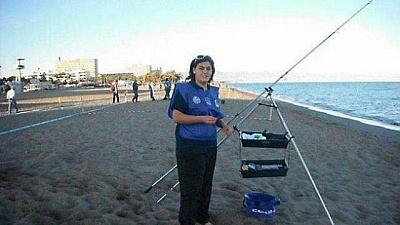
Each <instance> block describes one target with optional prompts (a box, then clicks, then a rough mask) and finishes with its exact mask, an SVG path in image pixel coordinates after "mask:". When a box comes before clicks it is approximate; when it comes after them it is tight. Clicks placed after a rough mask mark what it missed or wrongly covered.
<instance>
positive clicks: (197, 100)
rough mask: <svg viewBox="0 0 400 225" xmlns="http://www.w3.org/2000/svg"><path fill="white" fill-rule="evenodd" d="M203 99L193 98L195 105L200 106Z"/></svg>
mask: <svg viewBox="0 0 400 225" xmlns="http://www.w3.org/2000/svg"><path fill="white" fill-rule="evenodd" d="M200 102H201V99H200V98H199V97H198V96H193V103H195V104H200Z"/></svg>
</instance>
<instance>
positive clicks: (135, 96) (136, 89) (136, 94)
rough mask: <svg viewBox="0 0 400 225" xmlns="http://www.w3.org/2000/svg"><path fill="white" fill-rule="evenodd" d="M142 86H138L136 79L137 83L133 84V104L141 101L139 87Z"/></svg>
mask: <svg viewBox="0 0 400 225" xmlns="http://www.w3.org/2000/svg"><path fill="white" fill-rule="evenodd" d="M140 85H141V84H138V83H137V80H136V79H135V81H133V84H132V90H133V98H132V102H135V101H136V102H137V101H139V86H140Z"/></svg>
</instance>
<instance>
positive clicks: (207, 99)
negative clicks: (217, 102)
mask: <svg viewBox="0 0 400 225" xmlns="http://www.w3.org/2000/svg"><path fill="white" fill-rule="evenodd" d="M204 101H206V103H207V105H211V100H210V98H209V97H205V98H204Z"/></svg>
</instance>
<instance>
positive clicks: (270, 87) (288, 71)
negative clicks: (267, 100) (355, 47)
mask: <svg viewBox="0 0 400 225" xmlns="http://www.w3.org/2000/svg"><path fill="white" fill-rule="evenodd" d="M372 1H373V0H371V1H369V2H367V4H365V5H364V6H363V7H362V8H360V9H359V10H358V11H357V12H356V13H354V14H353V15H352V16H351V17H350V18H348V19H347V20H346V21H345V22H344V23H342V24H341V25H340V26H339V27H338V28H336V30H334V31H333V32H332V33H331V34H329V35H328V36H327V37H326V38H325V39H324V40H322V41H321V42H320V43H319V44H318V45H317V46H315V47H314V48H313V49H311V51H309V52H308V53H307V54H306V55H305V56H304V57H303V58H301V59H300V60H299V61H298V62H297V63H295V64H294V65H293V66H292V67H290V69H288V70H287V71H286V72H285V73H284V74H283V75H282V76H280V77H279V78H278V79H277V80H276V81H275V82H274V83H273V84H271V85H270V86H269V87H268V88H266V89H267V90H269V89H271V90H272V87H273V86H274V85H275V84H277V83H278V82H279V81H280V80H281V79H283V78H284V77H285V76H286V75H288V73H290V71H292V70H293V69H294V68H295V67H296V66H297V65H299V64H300V63H301V62H303V60H304V59H306V58H307V57H308V56H309V55H311V53H313V52H314V51H315V50H316V49H317V48H319V46H321V45H322V44H323V43H324V42H325V41H327V40H328V39H329V38H331V37H332V36H333V35H334V34H335V33H337V32H338V31H339V30H340V29H341V28H342V27H343V26H344V25H346V24H347V23H348V22H349V21H350V20H352V19H353V18H354V17H355V16H356V15H357V14H359V13H360V12H361V11H362V10H364V8H365V7H367V6H368V5H369V4H371V2H372ZM267 90H266V91H267ZM264 93H265V92H264Z"/></svg>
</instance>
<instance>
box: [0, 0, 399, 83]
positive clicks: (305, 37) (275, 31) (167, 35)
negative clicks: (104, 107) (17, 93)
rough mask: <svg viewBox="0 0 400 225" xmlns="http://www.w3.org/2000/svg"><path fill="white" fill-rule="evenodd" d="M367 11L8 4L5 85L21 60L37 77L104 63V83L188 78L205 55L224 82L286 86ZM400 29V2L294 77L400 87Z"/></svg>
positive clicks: (359, 24)
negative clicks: (58, 64)
mask: <svg viewBox="0 0 400 225" xmlns="http://www.w3.org/2000/svg"><path fill="white" fill-rule="evenodd" d="M367 2H369V1H367V0H351V1H349V0H285V1H276V0H258V1H256V0H244V1H234V0H230V1H228V0H219V1H180V0H165V1H155V0H148V1H139V0H132V1H131V0H120V1H117V0H85V1H81V0H68V1H65V0H18V1H15V0H0V66H1V76H8V75H14V74H15V68H16V65H17V64H18V61H17V58H24V59H25V60H24V61H23V64H24V65H25V68H26V69H25V70H24V72H25V73H29V72H32V71H38V70H40V71H41V72H43V71H46V72H47V71H48V70H54V67H55V66H54V63H55V61H57V60H58V58H59V57H60V58H61V59H62V60H63V59H65V60H67V59H77V58H96V59H98V63H99V72H100V73H118V72H128V71H129V68H130V67H132V65H134V64H146V65H153V67H161V68H162V69H163V71H169V70H175V71H177V72H187V71H188V69H189V68H188V67H189V64H190V61H191V60H192V59H193V58H194V57H196V56H197V55H199V54H207V55H210V56H211V57H212V58H213V59H214V61H215V66H216V69H217V74H218V72H224V73H229V72H235V73H232V74H235V75H232V76H240V72H268V73H271V74H276V75H277V76H280V75H282V73H284V72H285V71H287V70H288V69H290V68H291V67H292V66H293V65H295V64H296V63H297V62H298V61H299V60H300V59H301V58H303V57H304V56H305V55H306V54H307V53H308V52H310V51H311V50H312V49H313V48H314V47H316V46H317V45H318V44H319V43H321V42H322V41H323V40H324V39H325V38H326V37H328V36H329V35H330V34H332V33H333V32H334V31H335V30H336V29H337V28H338V27H339V26H340V25H341V24H342V23H344V22H345V21H346V20H347V19H349V18H350V17H351V16H352V15H353V14H354V13H355V12H357V11H358V10H359V9H360V8H362V7H363V6H364V5H365V4H366V3H367ZM399 21H400V0H374V1H372V3H371V4H369V5H368V6H367V7H366V8H365V9H364V10H363V11H361V12H360V14H358V15H357V16H355V17H354V18H353V19H352V20H350V21H349V22H348V23H347V24H346V25H345V26H343V27H342V28H341V29H340V30H339V31H338V32H335V33H334V35H332V36H331V37H330V38H329V39H328V40H327V41H326V42H324V43H323V44H322V45H320V47H318V49H316V50H315V51H314V52H313V53H311V54H310V55H309V56H308V57H307V58H306V59H305V60H304V61H302V62H301V63H300V64H298V65H297V66H296V67H295V68H294V69H293V70H292V71H291V72H293V73H295V74H322V75H321V76H322V77H323V76H326V78H329V77H331V76H340V77H342V78H343V79H348V78H349V77H351V76H350V75H356V76H358V77H361V79H365V80H373V79H380V80H395V81H400V63H399V59H400V26H399V24H398V23H399ZM39 68H40V69H39ZM288 76H290V74H289V75H288ZM310 76H311V75H310Z"/></svg>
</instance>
